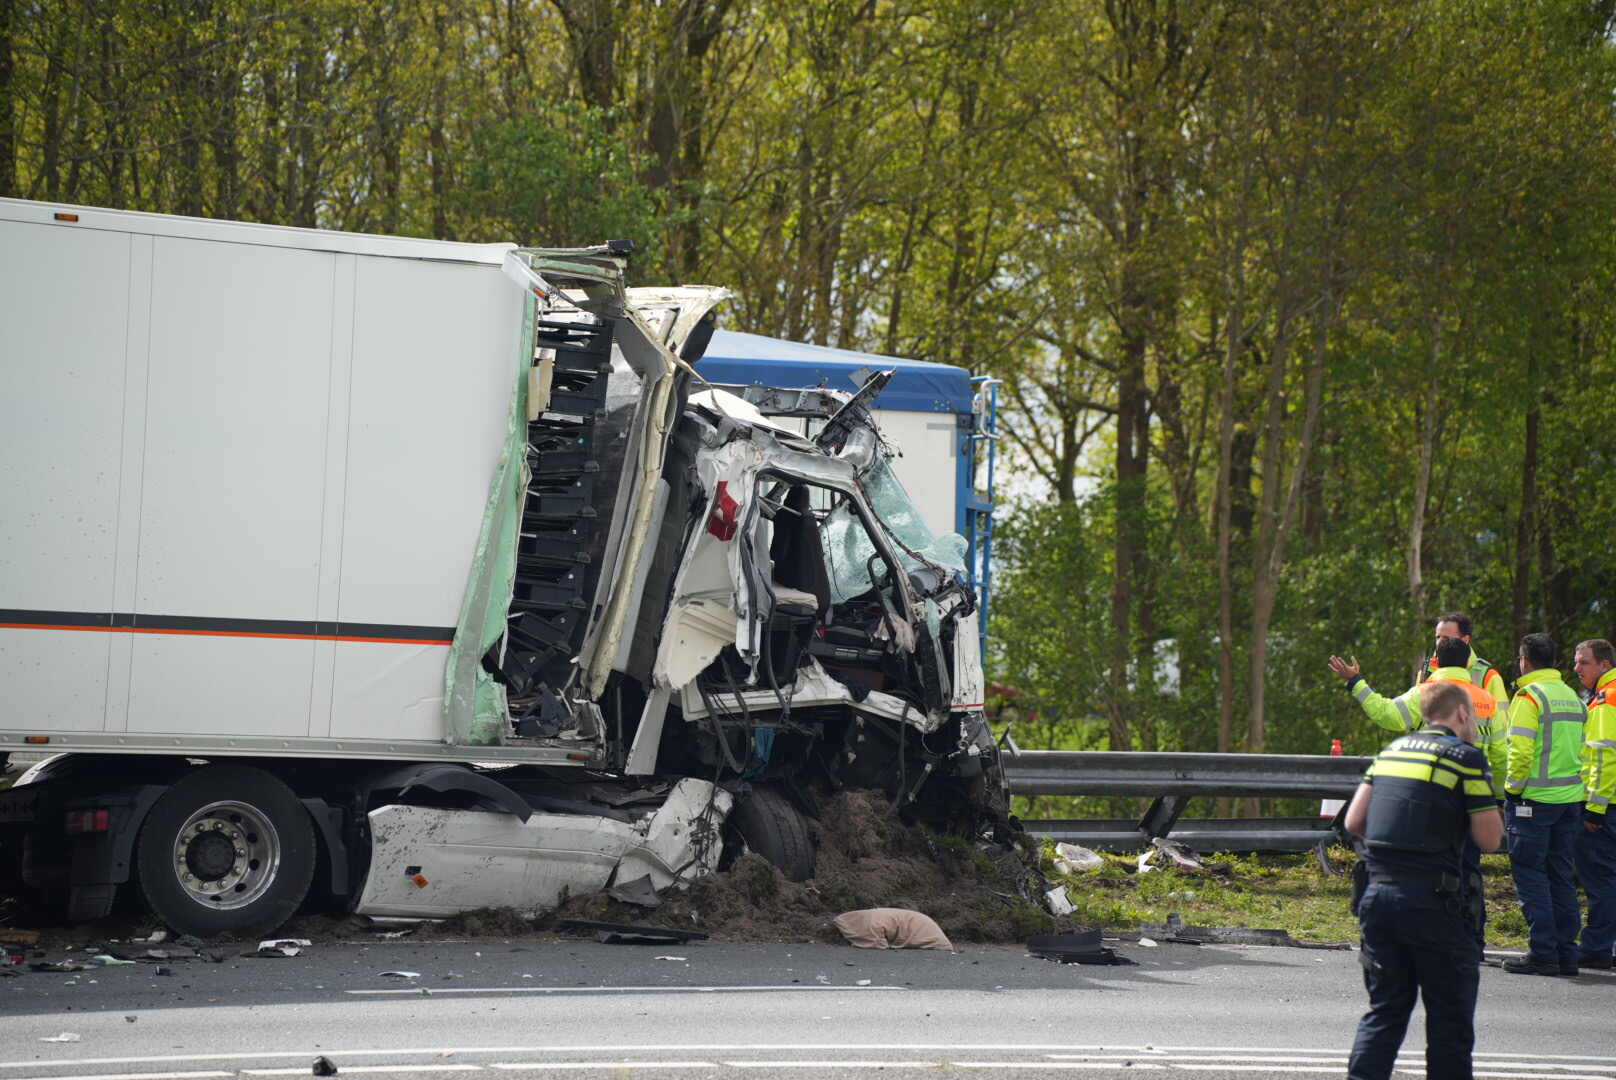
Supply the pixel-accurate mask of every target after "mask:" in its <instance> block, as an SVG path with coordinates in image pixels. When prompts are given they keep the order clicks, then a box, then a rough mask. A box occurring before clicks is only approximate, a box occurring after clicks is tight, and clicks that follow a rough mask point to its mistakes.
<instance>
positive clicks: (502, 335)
mask: <svg viewBox="0 0 1616 1080" xmlns="http://www.w3.org/2000/svg"><path fill="white" fill-rule="evenodd" d="M628 257H629V253H628V251H627V250H626V246H625V245H603V246H601V247H598V248H589V249H581V250H542V249H520V248H515V247H513V246H511V245H463V244H452V243H445V242H439V241H424V240H407V239H401V238H391V237H370V236H354V235H349V234H340V233H329V232H320V231H316V230H297V229H281V228H276V227H271V226H257V225H243V224H238V223H230V222H212V221H199V220H195V219H186V218H173V217H166V216H162V215H149V214H132V213H124V212H118V211H107V210H97V209H93V208H84V207H75V208H63V207H60V206H54V205H51V204H42V203H30V202H22V201H18V200H0V286H3V287H0V297H3V299H0V304H3V305H4V312H3V314H4V317H3V318H0V354H3V355H4V356H5V362H6V366H7V372H8V376H9V377H10V379H11V382H12V385H13V387H14V388H15V389H16V391H17V392H16V393H13V394H10V395H8V396H7V397H6V399H5V401H4V404H0V453H3V454H4V455H5V458H6V460H7V461H8V462H10V463H13V467H12V468H10V469H9V470H8V472H7V474H6V475H5V477H4V478H3V479H0V485H3V490H0V525H3V529H0V533H3V535H4V538H5V540H6V547H7V552H8V557H7V559H6V560H5V561H4V562H3V563H0V679H3V680H4V682H5V684H6V686H7V687H8V691H9V694H8V701H7V704H6V706H5V707H4V711H3V713H0V754H6V753H9V752H15V751H44V752H47V753H51V754H55V755H59V756H56V757H53V758H51V759H50V760H48V761H46V762H45V763H44V764H42V765H40V766H36V767H35V768H34V769H31V770H30V771H29V772H28V773H26V774H24V775H23V776H22V777H21V778H20V779H19V780H18V782H17V783H16V784H14V785H13V787H12V788H11V789H10V790H9V791H0V891H6V890H5V889H4V886H6V885H9V886H10V890H9V891H10V892H13V893H16V894H18V895H21V896H25V897H31V898H34V899H36V900H41V901H44V902H49V903H56V904H60V905H62V906H63V907H64V909H65V910H67V911H69V913H70V914H71V915H72V916H74V917H93V916H95V915H99V914H103V913H104V912H105V911H106V910H107V909H108V908H109V907H110V905H111V903H112V900H113V898H114V897H115V896H116V894H117V893H118V892H119V891H120V890H125V891H127V890H138V893H139V895H141V896H143V897H144V899H145V900H146V901H147V902H148V903H149V904H150V905H151V906H152V907H153V908H154V909H155V910H156V912H157V913H158V915H160V916H161V917H162V918H163V919H165V920H166V921H167V922H169V923H170V924H171V925H173V926H175V927H176V928H177V929H181V930H185V931H189V932H193V933H204V934H205V933H253V932H258V931H261V930H266V929H270V928H272V927H273V926H275V925H278V924H279V923H280V922H282V921H284V920H285V919H286V918H288V917H289V916H290V915H291V914H293V913H294V912H295V911H297V910H299V908H300V907H302V906H304V905H306V904H308V903H311V902H318V903H322V904H326V905H329V906H332V907H335V908H338V909H343V910H351V911H356V912H358V913H360V914H373V915H420V916H435V915H447V914H451V913H453V912H456V911H461V910H466V909H469V908H475V907H483V906H490V905H508V906H512V907H517V908H525V909H537V908H543V907H548V906H552V905H553V904H555V903H556V902H557V901H558V900H559V899H560V898H561V897H563V896H566V895H574V896H575V895H579V894H580V893H583V892H589V891H594V890H598V889H601V888H606V887H616V886H623V885H625V884H629V883H639V882H640V881H641V879H645V881H644V884H645V885H648V886H649V888H650V889H651V890H652V891H655V890H660V889H664V888H668V887H675V886H677V885H678V884H680V883H681V882H683V881H685V880H687V879H688V878H689V877H691V876H693V875H695V874H698V873H703V872H706V871H708V870H711V869H713V868H715V867H717V866H719V865H720V864H721V862H722V861H723V860H724V859H726V858H729V857H733V855H734V854H735V853H736V852H737V851H739V850H741V849H744V848H746V847H751V848H753V849H755V850H758V851H760V852H762V853H764V854H765V855H767V856H768V857H769V858H771V859H772V860H774V861H775V862H777V863H779V864H780V865H781V866H782V869H783V870H785V871H786V872H787V873H788V874H790V875H792V876H794V877H798V878H804V877H807V876H810V875H811V874H812V872H813V851H812V845H811V843H810V842H809V839H808V837H809V831H808V828H807V824H806V820H805V818H806V817H808V816H811V815H812V814H814V813H815V812H816V810H815V806H816V803H815V798H814V793H815V792H816V791H827V790H834V789H835V788H837V787H840V786H858V787H876V788H881V789H883V790H885V791H887V792H888V793H889V794H890V795H891V797H892V799H893V800H894V803H895V804H896V805H897V806H898V807H899V808H900V809H901V810H902V812H904V813H905V814H906V815H909V816H912V817H914V818H917V819H920V820H923V821H926V822H928V823H930V824H932V825H935V826H937V827H940V828H949V829H953V830H956V831H959V832H962V833H965V834H967V835H974V836H981V835H986V834H991V833H1002V832H1003V831H1004V830H1005V829H1006V828H1008V827H1009V820H1008V817H1007V815H1006V807H1007V803H1008V800H1007V795H1006V789H1005V786H1004V781H1003V776H1002V771H1001V770H1000V768H999V766H998V761H997V751H996V749H995V746H994V744H993V740H992V738H991V735H990V733H989V731H988V729H987V726H986V724H985V722H984V719H983V714H982V673H981V664H980V644H979V641H978V638H977V621H976V619H975V618H974V616H973V613H974V611H975V595H974V593H973V592H972V590H971V589H970V588H969V586H968V585H967V584H966V582H965V579H964V575H963V569H964V565H963V548H964V543H963V541H961V540H960V538H959V537H957V536H955V535H953V534H945V535H941V536H938V535H934V534H933V533H932V532H931V531H930V530H929V529H928V528H927V527H926V525H925V524H924V522H923V520H922V517H921V515H920V513H919V512H918V511H917V509H916V507H915V506H914V505H913V504H912V503H911V502H910V500H909V499H908V496H907V495H906V494H905V493H904V490H903V488H902V486H901V485H900V484H899V483H898V482H897V480H896V478H895V477H894V476H893V474H892V471H891V468H890V458H891V456H892V453H893V450H894V448H893V447H891V446H889V445H888V444H887V442H886V441H885V439H884V437H883V435H882V433H881V431H880V429H879V426H878V425H877V424H876V422H875V419H874V417H873V416H872V414H871V403H872V402H873V400H874V398H875V397H876V395H878V394H879V392H880V390H881V387H882V386H883V385H884V384H885V379H886V377H887V376H885V375H883V374H882V373H874V374H872V375H871V377H870V378H869V379H868V380H867V381H866V382H865V383H864V385H863V386H862V387H861V388H860V389H858V391H857V392H856V393H843V392H841V391H836V390H831V389H827V388H823V387H818V388H777V387H776V388H770V387H760V386H734V385H730V386H718V385H713V384H711V383H709V382H708V381H707V380H706V379H704V378H703V377H702V375H701V357H702V353H703V350H704V348H705V346H706V343H707V341H708V339H709V338H710V336H711V334H712V330H713V327H714V325H715V323H716V319H717V311H718V309H719V307H720V305H721V304H722V302H723V300H724V299H725V298H726V297H727V295H728V293H727V291H726V290H724V289H722V288H716V287H705V286H685V287H677V288H660V289H658V288H629V287H627V286H626V285H625V271H626V266H627V260H628Z"/></svg>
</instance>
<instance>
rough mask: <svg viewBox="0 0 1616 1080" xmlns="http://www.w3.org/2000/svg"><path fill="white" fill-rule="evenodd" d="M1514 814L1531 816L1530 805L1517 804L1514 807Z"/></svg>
mask: <svg viewBox="0 0 1616 1080" xmlns="http://www.w3.org/2000/svg"><path fill="white" fill-rule="evenodd" d="M1515 816H1516V817H1531V816H1532V808H1531V807H1530V806H1527V805H1526V804H1525V803H1522V804H1521V805H1519V806H1517V807H1516V808H1515Z"/></svg>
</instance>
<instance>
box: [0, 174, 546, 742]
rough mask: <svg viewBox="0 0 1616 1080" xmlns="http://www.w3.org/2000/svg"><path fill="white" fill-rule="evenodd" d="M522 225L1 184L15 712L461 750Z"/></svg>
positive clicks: (53, 730)
mask: <svg viewBox="0 0 1616 1080" xmlns="http://www.w3.org/2000/svg"><path fill="white" fill-rule="evenodd" d="M68 219H72V220H68ZM508 247H509V245H489V246H479V245H464V244H449V243H438V242H435V241H421V240H408V239H399V238H389V237H368V236H352V235H347V234H339V233H327V232H319V231H315V230H295V229H281V228H272V227H266V226H254V225H243V224H238V223H231V222H211V221H196V220H192V219H184V218H174V217H167V216H160V215H146V214H132V213H122V212H116V211H103V210H91V209H84V208H58V207H52V206H49V205H45V204H38V203H25V202H18V201H14V200H0V251H3V252H4V254H5V258H3V259H0V363H3V365H4V375H5V377H6V379H7V382H8V384H9V386H10V389H11V392H8V393H7V394H5V395H3V396H0V460H4V461H6V462H7V463H8V467H7V468H6V469H5V470H4V471H3V473H0V679H3V680H4V685H6V687H7V690H8V701H7V707H6V709H5V711H4V716H3V718H0V726H3V727H4V728H6V729H9V730H10V731H11V732H13V733H14V736H13V737H14V738H20V736H21V735H22V734H49V735H52V737H53V738H52V745H53V746H56V745H59V746H63V747H69V746H74V747H88V746H94V745H97V742H96V739H97V738H101V739H102V740H103V741H106V740H108V739H110V740H111V741H110V743H108V745H115V746H119V747H124V748H129V749H141V750H147V751H153V752H155V751H159V750H161V749H162V748H163V746H164V744H165V741H166V740H165V738H164V737H165V736H202V737H204V738H202V739H201V740H198V739H195V738H191V739H187V740H186V745H187V746H202V745H204V744H206V745H212V746H219V747H231V748H237V749H240V750H243V751H245V750H250V749H254V748H258V749H265V750H281V751H285V752H293V753H311V754H317V753H321V752H327V753H328V752H330V750H331V748H330V746H325V747H316V746H313V745H303V744H298V743H297V742H296V740H299V739H304V740H306V739H310V738H314V739H322V738H330V739H341V740H345V741H346V740H362V741H363V742H365V743H369V744H372V745H373V746H374V747H375V752H376V753H377V754H383V753H385V754H388V755H396V754H398V753H399V752H400V748H401V747H402V746H408V745H409V744H410V743H411V742H415V741H417V740H418V741H419V743H420V744H424V747H423V749H425V750H430V754H427V753H422V754H421V755H419V756H436V755H438V754H441V753H449V752H450V748H448V747H445V746H443V744H442V740H443V737H444V722H443V714H442V697H443V681H444V662H445V660H446V658H447V654H448V649H447V646H448V645H449V643H450V641H451V640H452V638H453V634H454V626H455V623H456V621H457V619H458V616H459V608H460V603H461V598H462V595H463V593H464V590H465V587H466V580H467V574H468V572H469V568H470V565H471V560H472V555H473V552H474V550H475V547H476V543H477V538H478V530H479V523H480V521H481V518H482V513H483V508H484V505H485V502H486V499H487V497H488V487H489V483H490V481H491V479H492V478H493V476H494V473H495V470H496V466H497V464H498V461H499V457H500V452H501V448H502V446H503V441H504V436H505V432H506V416H507V411H508V408H509V405H510V400H511V393H512V386H513V381H514V375H515V372H516V370H517V365H518V361H519V357H518V349H519V348H520V337H521V329H522V317H523V316H522V313H523V305H524V303H525V301H524V297H523V294H522V292H521V291H520V290H518V289H516V288H513V287H512V286H511V284H510V283H509V282H508V281H506V280H505V279H504V278H503V276H502V275H501V274H500V272H499V261H500V258H501V257H502V255H503V253H504V251H506V250H507V249H508ZM8 612H9V613H10V615H9V617H8V615H7V614H6V613H8ZM58 624H59V625H60V626H62V627H64V628H63V629H49V628H48V627H49V626H52V625H58ZM109 687H110V692H109ZM281 740H293V742H291V743H284V742H282V741H281ZM169 745H170V746H172V745H177V744H175V743H172V742H170V743H169ZM347 746H348V748H347V749H345V751H344V752H350V753H356V754H360V755H364V754H366V753H367V750H366V748H365V747H364V746H354V745H353V744H352V743H351V742H349V743H348V744H347ZM384 747H385V749H384ZM490 749H492V748H490ZM493 756H506V755H493ZM536 756H538V757H545V758H548V757H551V756H552V755H550V754H548V753H544V754H539V755H536Z"/></svg>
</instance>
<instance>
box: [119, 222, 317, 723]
mask: <svg viewBox="0 0 1616 1080" xmlns="http://www.w3.org/2000/svg"><path fill="white" fill-rule="evenodd" d="M335 258H336V257H335V256H333V255H331V254H328V253H325V252H309V251H297V250H291V249H281V248H256V247H248V248H244V247H242V246H241V245H235V244H220V243H211V242H204V241H197V240H176V239H171V238H168V237H160V238H158V240H157V243H156V249H155V251H154V253H153V262H152V271H151V275H152V277H151V280H152V319H151V359H150V372H149V376H148V391H147V398H146V446H145V454H144V469H143V479H142V484H141V503H140V552H139V587H138V590H137V593H136V601H135V602H136V604H137V607H136V610H137V611H138V612H141V613H150V614H153V615H165V616H195V617H198V618H237V619H286V620H301V619H312V617H313V614H314V610H313V609H314V602H315V597H316V594H317V592H318V589H319V565H320V515H321V511H322V508H323V502H324V498H323V496H324V480H325V475H324V473H325V460H324V459H325V435H326V423H327V416H326V411H327V410H326V403H327V399H328V397H329V394H330V383H331V318H332V280H333V274H334V271H335ZM138 655H139V651H138V650H137V656H138ZM303 711H304V712H305V713H306V711H307V710H306V709H305V710H303Z"/></svg>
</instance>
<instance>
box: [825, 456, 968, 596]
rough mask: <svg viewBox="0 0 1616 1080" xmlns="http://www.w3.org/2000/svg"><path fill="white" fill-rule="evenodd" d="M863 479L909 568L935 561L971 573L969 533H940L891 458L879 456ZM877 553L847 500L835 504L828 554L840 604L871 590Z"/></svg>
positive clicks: (828, 528) (956, 571) (830, 518)
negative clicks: (870, 568)
mask: <svg viewBox="0 0 1616 1080" xmlns="http://www.w3.org/2000/svg"><path fill="white" fill-rule="evenodd" d="M862 479H863V483H864V493H865V496H866V497H867V498H868V499H869V501H870V509H872V510H874V511H875V516H876V518H877V519H878V520H879V521H880V523H881V526H882V527H883V528H884V529H886V531H887V532H888V534H890V535H891V536H892V538H893V539H894V540H895V541H897V543H896V544H895V546H896V547H897V549H898V558H899V559H900V560H901V561H902V562H903V565H904V569H905V570H915V569H918V568H920V567H922V566H925V565H927V564H928V563H929V564H932V565H936V566H940V567H942V568H943V569H944V570H946V571H948V572H949V574H950V575H953V574H964V573H965V538H964V537H963V536H961V535H960V534H959V533H953V532H949V533H943V534H942V535H940V536H939V535H938V534H936V533H934V532H932V531H931V528H930V526H928V525H927V524H926V521H925V519H924V518H922V517H921V516H920V511H919V510H918V509H917V508H916V507H915V504H914V501H913V500H911V499H910V498H909V493H908V492H907V491H905V490H904V489H903V484H902V483H900V482H899V480H898V477H897V475H896V474H894V473H893V471H892V466H891V464H890V463H889V462H888V461H887V460H886V458H884V457H878V458H877V459H876V461H875V463H874V464H873V465H871V466H870V468H869V470H868V471H867V472H865V474H864V476H863V477H862ZM873 554H875V545H874V544H872V543H871V542H870V538H869V536H868V535H867V534H866V533H865V531H864V524H863V522H861V521H860V520H859V518H858V515H857V514H855V513H853V511H852V510H851V509H850V508H849V507H848V506H847V505H846V504H845V503H844V504H843V505H841V506H838V507H836V508H835V509H833V510H832V511H831V512H830V514H829V516H828V517H827V518H826V521H825V559H826V561H827V562H828V563H829V564H830V573H831V593H832V597H833V599H834V600H835V601H836V602H837V603H841V602H842V601H845V600H847V599H849V598H851V597H854V596H857V595H858V594H860V593H862V592H866V591H868V589H869V588H870V576H869V572H868V570H867V569H866V564H867V563H868V561H869V558H870V556H871V555H873ZM916 556H918V558H917V557H916Z"/></svg>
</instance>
